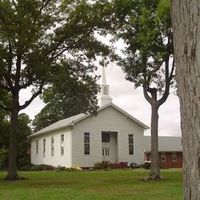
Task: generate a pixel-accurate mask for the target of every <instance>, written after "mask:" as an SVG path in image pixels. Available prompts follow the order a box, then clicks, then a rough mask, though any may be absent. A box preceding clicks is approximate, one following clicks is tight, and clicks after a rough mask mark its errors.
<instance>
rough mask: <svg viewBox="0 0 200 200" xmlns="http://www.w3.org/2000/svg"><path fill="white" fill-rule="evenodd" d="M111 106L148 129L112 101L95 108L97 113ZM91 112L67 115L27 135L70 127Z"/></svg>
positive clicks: (36, 134)
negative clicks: (67, 116)
mask: <svg viewBox="0 0 200 200" xmlns="http://www.w3.org/2000/svg"><path fill="white" fill-rule="evenodd" d="M110 106H111V107H113V108H114V109H116V110H118V111H119V112H121V113H122V114H124V115H125V116H127V117H128V118H130V119H131V120H133V121H134V122H135V123H136V124H138V125H139V126H141V127H142V128H144V129H149V127H148V126H147V125H145V124H144V123H142V122H141V121H139V120H138V119H136V118H134V117H133V116H132V115H130V114H129V113H127V112H126V111H124V110H123V109H121V108H120V107H118V106H116V105H115V104H113V103H110V104H107V105H105V106H103V107H101V108H99V109H98V110H97V113H98V112H99V111H101V110H104V109H106V108H108V107H110ZM91 115H92V114H84V113H80V114H78V115H74V116H72V117H69V118H66V119H63V120H60V121H58V122H56V123H54V124H52V125H50V126H48V127H46V128H44V129H41V130H40V131H38V132H36V133H33V134H32V135H30V136H29V138H32V137H35V136H38V135H43V134H45V133H50V132H52V131H56V130H60V129H63V128H67V127H70V126H73V125H75V124H76V123H78V122H80V121H82V120H83V119H85V118H87V117H89V116H91Z"/></svg>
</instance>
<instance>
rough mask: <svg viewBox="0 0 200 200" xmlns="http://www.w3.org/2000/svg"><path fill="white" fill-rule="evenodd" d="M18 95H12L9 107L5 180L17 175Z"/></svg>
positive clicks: (14, 177) (16, 177) (14, 178)
mask: <svg viewBox="0 0 200 200" xmlns="http://www.w3.org/2000/svg"><path fill="white" fill-rule="evenodd" d="M18 100H19V98H18V95H13V97H12V108H11V126H10V134H9V160H8V173H7V177H6V179H7V180H16V179H18V175H17V165H16V159H17V119H18V112H19V111H18V109H17V107H18Z"/></svg>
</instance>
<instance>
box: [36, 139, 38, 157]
mask: <svg viewBox="0 0 200 200" xmlns="http://www.w3.org/2000/svg"><path fill="white" fill-rule="evenodd" d="M36 154H38V140H36Z"/></svg>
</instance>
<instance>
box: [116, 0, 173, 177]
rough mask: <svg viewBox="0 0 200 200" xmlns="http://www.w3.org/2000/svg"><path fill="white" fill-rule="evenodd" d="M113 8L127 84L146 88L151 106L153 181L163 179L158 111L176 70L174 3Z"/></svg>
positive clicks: (139, 0) (140, 1)
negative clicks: (160, 161)
mask: <svg viewBox="0 0 200 200" xmlns="http://www.w3.org/2000/svg"><path fill="white" fill-rule="evenodd" d="M112 7H113V9H114V13H115V15H114V20H113V21H114V23H115V26H114V27H115V28H114V36H115V39H116V40H117V39H119V38H121V39H123V40H124V42H125V44H126V47H125V50H124V51H123V53H124V55H123V57H121V58H120V59H119V64H120V65H121V67H122V69H123V70H124V72H125V74H126V79H127V80H129V81H131V82H133V83H134V84H135V86H136V87H139V86H142V87H143V92H144V97H145V99H146V100H147V101H148V102H149V103H150V105H151V110H152V115H151V147H152V148H151V163H152V167H151V175H150V177H151V178H152V179H159V178H160V169H159V165H160V164H159V154H158V118H159V116H158V109H159V107H160V106H161V105H162V104H163V103H164V102H165V101H166V99H167V97H168V95H169V90H170V86H171V84H172V81H173V77H174V68H175V65H174V60H173V32H172V26H171V18H170V1H169V0H156V1H148V0H136V1H131V0H125V1H122V0H115V1H112Z"/></svg>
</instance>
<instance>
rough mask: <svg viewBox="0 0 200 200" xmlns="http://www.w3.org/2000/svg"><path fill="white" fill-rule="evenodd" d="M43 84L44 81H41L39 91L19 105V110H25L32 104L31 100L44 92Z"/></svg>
mask: <svg viewBox="0 0 200 200" xmlns="http://www.w3.org/2000/svg"><path fill="white" fill-rule="evenodd" d="M43 86H44V82H42V83H41V85H40V87H39V90H38V91H37V92H35V93H34V94H33V95H32V97H31V98H30V99H29V100H28V101H26V102H25V103H24V104H23V105H21V106H19V110H23V109H25V108H26V107H27V106H29V105H30V104H31V102H32V101H33V100H34V99H35V98H36V97H37V96H38V95H40V94H42V89H43Z"/></svg>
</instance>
